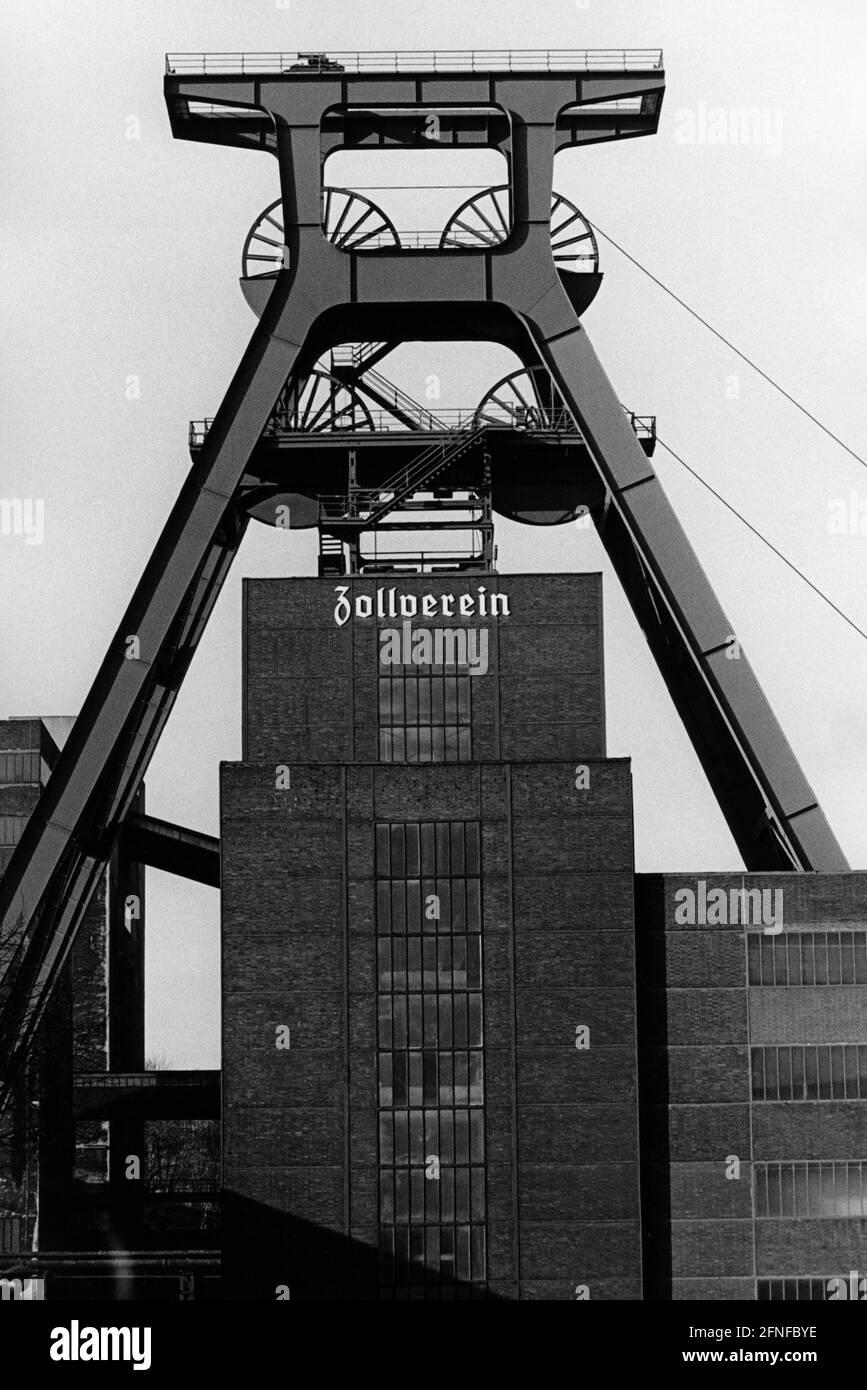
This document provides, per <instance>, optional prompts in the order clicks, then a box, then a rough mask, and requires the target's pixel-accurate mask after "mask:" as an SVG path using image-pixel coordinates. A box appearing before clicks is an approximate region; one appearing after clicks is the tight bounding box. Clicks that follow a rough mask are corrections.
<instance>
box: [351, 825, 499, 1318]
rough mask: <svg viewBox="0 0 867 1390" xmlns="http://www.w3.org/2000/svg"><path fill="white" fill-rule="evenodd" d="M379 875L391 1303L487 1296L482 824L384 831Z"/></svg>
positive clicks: (385, 1265) (382, 1205)
mask: <svg viewBox="0 0 867 1390" xmlns="http://www.w3.org/2000/svg"><path fill="white" fill-rule="evenodd" d="M376 878H377V885H376V886H377V957H378V995H377V1004H378V1024H377V1027H378V1080H379V1180H380V1181H379V1214H380V1248H381V1255H382V1262H381V1282H382V1286H383V1287H382V1296H383V1297H385V1298H427V1297H430V1298H446V1297H474V1296H481V1294H482V1293H483V1289H484V1282H485V1272H486V1251H485V1238H486V1232H485V1169H484V1162H485V1135H484V1109H483V1106H484V1065H483V1052H482V1047H483V1018H482V934H481V867H480V847H479V825H478V823H477V822H467V821H439V822H431V821H428V822H423V823H421V824H403V823H398V824H394V823H380V824H378V825H377V827H376Z"/></svg>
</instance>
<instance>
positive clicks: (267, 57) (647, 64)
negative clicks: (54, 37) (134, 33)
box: [166, 48, 663, 76]
mask: <svg viewBox="0 0 867 1390" xmlns="http://www.w3.org/2000/svg"><path fill="white" fill-rule="evenodd" d="M662 65H663V64H662V49H661V48H578V49H569V48H512V49H508V48H499V49H496V48H495V49H417V50H411V49H409V50H403V51H398V50H392V51H388V50H382V51H368V52H333V53H282V52H281V53H167V54H166V72H167V73H169V74H170V75H172V74H178V73H203V74H213V73H224V74H228V73H232V74H242V75H243V74H245V73H248V72H249V73H272V74H277V73H279V74H281V75H288V74H290V73H298V74H299V75H304V76H310V75H311V74H313V73H329V74H330V73H335V72H348V73H354V74H356V75H362V76H363V75H364V74H365V73H404V72H485V73H487V72H575V71H581V72H600V71H601V72H610V71H617V72H627V71H640V72H643V71H647V70H654V71H656V70H658V69H661V68H662Z"/></svg>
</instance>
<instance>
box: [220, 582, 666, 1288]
mask: <svg viewBox="0 0 867 1390" xmlns="http://www.w3.org/2000/svg"><path fill="white" fill-rule="evenodd" d="M471 580H472V582H468V579H467V576H460V575H454V576H448V577H445V578H444V577H442V576H436V577H433V576H421V577H418V576H413V577H402V576H401V577H389V578H388V580H387V581H386V582H385V583H378V582H377V581H375V580H372V579H368V578H355V579H347V581H346V584H345V586H337V585H332V584H329V583H327V582H324V581H320V580H303V579H300V580H276V581H261V582H260V581H255V582H252V581H248V582H247V584H246V586H245V600H244V649H245V681H244V709H245V716H244V758H243V761H242V762H241V763H238V764H228V765H224V766H223V769H222V781H221V804H222V817H221V846H222V890H223V1135H224V1171H223V1182H224V1193H225V1197H226V1201H227V1203H228V1204H229V1205H228V1206H227V1209H226V1212H225V1221H226V1227H227V1234H226V1239H227V1246H226V1248H225V1250H224V1277H227V1278H230V1279H231V1278H232V1274H231V1272H230V1271H232V1270H233V1269H237V1271H238V1273H237V1276H236V1283H235V1284H234V1285H233V1288H236V1289H237V1292H238V1295H239V1296H249V1297H257V1296H258V1297H274V1289H275V1288H278V1287H281V1286H285V1287H286V1288H288V1289H291V1292H292V1296H302V1297H303V1296H317V1297H329V1296H334V1297H371V1296H373V1297H376V1296H384V1297H422V1296H425V1295H426V1294H427V1295H431V1296H437V1297H451V1296H472V1295H473V1294H474V1293H481V1292H483V1291H484V1290H485V1289H487V1291H488V1293H489V1294H490V1295H491V1296H498V1297H503V1298H517V1297H521V1298H557V1299H559V1298H574V1297H576V1296H580V1295H579V1294H576V1290H579V1289H580V1288H581V1286H587V1288H588V1289H589V1294H590V1296H591V1297H603V1298H604V1297H609V1298H639V1297H640V1296H641V1245H640V1221H639V1184H638V1109H637V1074H636V1067H637V1062H636V1030H635V973H634V950H633V901H632V895H633V850H632V806H631V786H630V776H629V767H628V764H627V763H626V762H624V761H622V760H609V759H606V757H605V729H604V711H603V699H602V631H601V611H600V587H601V585H600V578H599V576H598V575H592V574H591V575H577V576H563V575H560V576H532V577H530V576H520V577H519V576H496V575H490V576H488V575H483V576H477V575H473V576H472V577H471ZM341 592H344V593H345V594H346V595H348V606H349V608H350V610H351V616H350V617H348V618H346V619H345V621H344V623H343V625H342V626H340V625H338V622H337V620H336V617H335V612H336V611H337V612H338V613H339V612H340V611H341V610H338V608H337V604H338V601H339V598H340V595H341ZM449 595H452V596H453V602H452V601H451V600H450V599H449V598H448V596H449ZM462 595H463V596H464V602H463V609H464V614H465V616H461V615H460V610H461V602H460V599H461V596H462ZM495 595H496V596H498V599H497V601H496V602H492V601H493V600H494V598H495ZM444 596H446V597H445V599H444ZM492 608H493V609H496V615H495V616H492V612H491V610H492ZM368 613H369V615H370V616H367V615H368ZM406 614H410V616H409V617H407V616H405V615H406ZM344 616H345V614H344ZM405 623H406V624H407V626H411V629H412V632H413V633H417V632H418V631H419V630H420V629H423V628H429V629H435V628H436V627H437V626H439V627H440V628H443V627H447V628H449V629H452V630H454V631H457V630H459V629H463V630H464V631H465V632H467V633H468V634H469V632H471V631H473V630H475V632H476V633H477V634H479V637H478V638H477V642H480V643H481V645H482V646H484V642H483V641H482V638H481V634H485V635H486V644H487V665H486V670H485V671H484V673H483V672H482V671H481V667H479V673H478V674H477V675H470V674H469V673H468V670H467V668H466V667H463V668H461V667H459V666H455V665H442V664H441V665H440V666H436V665H429V664H423V665H418V666H417V665H414V664H413V663H412V662H409V663H407V662H406V661H405V660H401V661H400V662H399V664H385V662H384V661H383V655H384V652H385V651H386V644H387V643H389V642H390V641H392V640H393V636H394V633H395V632H397V633H400V635H401V639H402V638H403V625H404V624H405ZM419 640H420V641H422V642H423V639H419ZM469 649H470V650H472V644H470V648H469ZM419 654H420V655H422V656H423V655H424V652H423V651H422V650H421V649H419ZM434 654H435V653H434ZM392 655H394V656H396V657H398V658H405V657H407V656H408V655H410V656H411V649H409V650H408V649H407V648H406V646H405V644H402V645H401V646H400V648H399V649H398V648H394V649H393V651H392ZM233 1233H234V1239H233ZM378 1250H379V1252H380V1257H379V1258H378V1256H377V1251H378Z"/></svg>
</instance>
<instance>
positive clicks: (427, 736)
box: [379, 667, 473, 763]
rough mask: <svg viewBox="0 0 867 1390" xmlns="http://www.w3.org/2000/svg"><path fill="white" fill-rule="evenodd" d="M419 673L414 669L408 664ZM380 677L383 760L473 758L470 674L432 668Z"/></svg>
mask: <svg viewBox="0 0 867 1390" xmlns="http://www.w3.org/2000/svg"><path fill="white" fill-rule="evenodd" d="M412 669H413V670H414V671H416V672H418V669H419V668H417V667H413V668H412ZM423 670H424V672H425V674H423V675H419V674H415V675H400V674H393V675H388V676H380V678H379V756H380V758H381V760H382V762H385V763H465V762H470V760H471V759H472V755H473V754H472V712H471V705H472V702H471V697H470V691H471V689H472V685H471V678H470V677H469V676H448V675H446V674H445V673H444V672H442V671H439V670H437V668H436V667H425V668H423Z"/></svg>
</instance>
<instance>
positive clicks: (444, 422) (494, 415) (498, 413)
mask: <svg viewBox="0 0 867 1390" xmlns="http://www.w3.org/2000/svg"><path fill="white" fill-rule="evenodd" d="M401 410H402V411H403V413H404V414H407V415H408V414H409V413H410V412H409V410H405V409H404V407H403V406H402V407H401ZM626 413H627V415H628V416H629V422H630V424H631V425H632V428H633V429H634V430H635V433H636V434H637V435H638V437H639V439H655V438H656V416H655V415H635V414H633V412H632V411H629V410H627V412H626ZM368 414H369V416H370V421H371V423H372V425H373V429H372V430H371V429H370V428H367V429H358V428H357V426H355V425H345V426H341V425H338V426H337V428H336V429H334V430H316V431H312V433H316V434H335V433H336V434H355V435H370V434H372V433H375V434H412V433H415V432H416V430H417V432H418V433H419V434H459V433H461V432H463V431H465V430H471V429H473V428H474V427H476V426H477V425H478V426H481V427H482V428H486V429H507V430H520V431H521V432H522V433H525V434H571V435H580V434H581V430H580V429H579V427H578V425H577V424H576V421H575V418H574V416H573V415H572V413H571V411H569V410H567V409H566V408H565V407H563V408H561V409H555V410H550V411H546V412H545V415H544V417H542V416H540V415H538V414H537V413H536V412H535V411H531V412H529V413H528V414H527V416H526V418H522V417H521V416H520V414H519V413H518V412H517V410H515V411H509V410H508V409H506V407H504V406H497V405H491V406H488V407H486V408H485V414H484V417H483V418H480V419H478V421H477V418H476V417H477V415H478V406H470V407H469V408H468V409H461V410H438V411H437V413H436V416H432V415H431V414H430V413H429V412H428V411H427V410H425V409H424V408H422V407H419V408H418V417H417V420H416V424H415V429H414V430H410V429H409V428H408V427H407V425H405V424H404V423H403V422H402V421H400V420H397V419H396V418H395V417H394V416H393V415H391V414H389V412H388V411H386V410H371V411H369V412H368ZM431 420H436V421H437V424H436V425H435V426H431V425H430V423H429V421H431ZM213 423H214V422H213V419H207V420H191V421H190V448H191V449H199V448H201V446H202V444H204V442H205V437H206V435H207V433H208V430H209V429H210V428H211V425H212V424H213ZM263 433H264V435H265V436H266V437H271V438H273V437H274V436H276V435H278V434H303V433H305V431H303V430H278V429H277V428H276V426H274V425H272V424H271V423H270V422H269V424H268V425H266V427H265V430H264V432H263Z"/></svg>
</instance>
